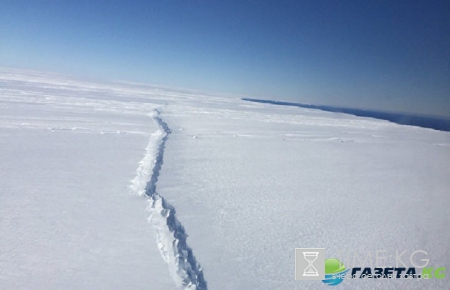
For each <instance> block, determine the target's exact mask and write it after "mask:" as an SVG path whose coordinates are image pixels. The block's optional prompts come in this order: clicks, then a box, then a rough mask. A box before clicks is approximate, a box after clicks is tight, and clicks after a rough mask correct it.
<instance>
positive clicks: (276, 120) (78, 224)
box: [0, 70, 450, 289]
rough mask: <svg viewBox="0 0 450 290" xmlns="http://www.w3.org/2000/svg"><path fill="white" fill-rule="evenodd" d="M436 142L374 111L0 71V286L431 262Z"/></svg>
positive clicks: (438, 199) (231, 277)
mask: <svg viewBox="0 0 450 290" xmlns="http://www.w3.org/2000/svg"><path fill="white" fill-rule="evenodd" d="M169 133H170V134H169ZM449 146H450V134H449V133H446V132H439V131H434V130H429V129H422V128H416V127H410V126H400V125H396V124H392V123H389V122H386V121H380V120H374V119H368V118H358V117H354V116H349V115H344V114H336V113H327V112H321V111H316V110H309V109H302V108H293V107H282V106H273V105H268V104H256V103H249V102H245V101H241V100H239V99H238V98H236V97H230V96H219V95H214V94H205V93H199V92H193V91H187V90H174V89H168V88H162V87H156V86H146V85H140V84H129V83H112V82H110V83H107V82H93V81H79V80H73V79H70V78H67V77H61V76H56V75H48V74H42V73H35V72H23V71H13V70H0V152H2V153H1V155H0V156H1V157H0V161H1V162H0V172H1V179H0V186H1V193H0V195H1V206H0V216H1V220H0V225H1V233H0V289H176V288H187V289H196V288H197V289H206V288H208V289H303V288H312V289H323V288H327V287H329V286H326V285H324V284H323V283H322V282H320V281H317V282H316V281H311V282H307V281H295V280H294V248H299V247H303V248H307V247H313V248H317V247H324V248H326V249H327V257H335V256H337V255H338V250H340V249H346V250H352V251H357V252H363V251H366V250H371V251H375V250H377V249H384V250H387V251H389V252H393V251H395V250H401V251H403V250H408V251H409V252H410V251H414V250H419V249H421V250H425V251H427V252H428V253H429V257H428V258H430V261H431V265H430V266H443V267H445V266H448V261H449V260H450V248H449V246H448V241H449V239H450V234H449V231H448V224H449V222H450V209H449V207H450V197H449V196H448V188H449V185H450V179H449V178H448V174H449V172H450V162H449V161H450V151H449ZM175 213H176V214H175ZM147 219H148V220H149V222H148V221H147ZM448 281H449V280H448V278H445V279H433V280H426V281H415V280H405V279H392V280H389V281H381V280H378V281H373V280H363V279H351V280H350V279H349V281H347V279H346V280H344V282H343V283H345V286H344V287H345V289H361V288H365V289H373V288H380V289H385V288H386V289H398V288H405V289H406V288H407V289H423V288H426V289H445V288H449V286H450V285H449V282H448ZM338 287H342V286H338Z"/></svg>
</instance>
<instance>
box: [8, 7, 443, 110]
mask: <svg viewBox="0 0 450 290" xmlns="http://www.w3.org/2000/svg"><path fill="white" fill-rule="evenodd" d="M449 19H450V1H448V0H446V1H439V0H436V1H414V0H410V1H395V0H394V1H393V0H389V1H320V0H315V1H300V0H297V1H282V0H279V1H263V0H259V1H245V0H241V1H226V0H221V1H219V0H217V1H213V0H192V1H190V0H183V1H181V0H180V1H171V0H164V1H162V0H158V1H151V0H143V1H137V0H134V1H133V0H130V1H116V0H109V1H104V0H97V1H95V0H89V1H85V0H77V1H71V0H65V1H44V0H33V1H22V0H11V1H6V0H0V66H2V67H12V68H27V69H35V70H44V71H54V72H61V73H65V74H74V75H78V76H85V77H99V78H105V79H121V80H131V81H139V82H147V83H153V84H161V85H168V86H176V87H187V88H194V89H200V90H206V91H217V92H230V93H237V94H242V95H246V96H248V97H255V98H269V99H277V100H287V101H297V102H303V103H313V104H326V105H336V106H347V107H358V108H361V107H363V108H364V107H365V108H374V109H384V110H393V111H409V112H419V113H425V114H440V115H447V116H450V20H449Z"/></svg>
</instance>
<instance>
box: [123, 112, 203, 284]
mask: <svg viewBox="0 0 450 290" xmlns="http://www.w3.org/2000/svg"><path fill="white" fill-rule="evenodd" d="M150 116H151V117H152V119H153V122H154V123H155V125H156V126H157V128H158V129H157V130H156V131H155V132H154V133H152V134H151V136H150V140H149V143H148V145H147V148H146V154H145V156H144V158H143V159H142V160H141V161H140V162H139V167H138V169H137V170H136V177H135V178H134V179H133V180H132V182H131V188H132V189H133V190H134V191H135V192H136V193H138V194H139V195H141V196H145V197H147V198H148V201H149V206H148V210H149V212H150V217H149V222H150V223H151V224H152V225H153V227H154V229H155V232H156V243H157V245H158V248H159V251H160V253H161V256H162V258H163V259H164V261H165V262H166V263H167V264H168V267H169V271H170V275H171V277H172V279H173V280H174V281H175V284H176V285H177V286H178V287H180V288H183V289H192V290H194V289H195V290H204V289H207V283H206V280H205V278H204V275H203V269H202V268H201V266H200V264H199V263H198V262H197V260H196V258H195V256H194V254H193V251H192V249H191V248H190V247H189V245H188V244H187V243H186V239H187V237H188V235H187V234H186V231H185V229H184V227H183V225H182V224H181V223H180V221H179V220H178V219H177V217H176V215H175V214H176V211H175V208H174V207H173V206H172V205H171V204H169V203H168V202H167V201H166V200H165V199H164V198H163V197H162V196H161V195H159V193H158V192H156V183H157V181H158V177H159V172H160V170H161V167H162V164H163V155H164V148H165V143H166V141H167V139H168V136H169V134H170V129H169V127H168V126H167V124H166V123H165V122H164V121H163V120H162V119H161V118H160V117H159V111H158V110H155V111H154V112H152V113H151V114H150Z"/></svg>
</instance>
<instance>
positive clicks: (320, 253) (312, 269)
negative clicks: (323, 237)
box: [295, 248, 325, 280]
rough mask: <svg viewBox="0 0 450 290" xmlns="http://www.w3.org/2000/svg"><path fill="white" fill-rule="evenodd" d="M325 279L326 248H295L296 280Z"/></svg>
mask: <svg viewBox="0 0 450 290" xmlns="http://www.w3.org/2000/svg"><path fill="white" fill-rule="evenodd" d="M323 279H325V249H324V248H313V249H311V248H306V249H304V248H301V249H299V248H296V249H295V280H323Z"/></svg>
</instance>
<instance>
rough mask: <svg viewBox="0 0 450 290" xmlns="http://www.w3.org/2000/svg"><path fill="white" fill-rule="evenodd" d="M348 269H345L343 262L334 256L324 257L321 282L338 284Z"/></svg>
mask: <svg viewBox="0 0 450 290" xmlns="http://www.w3.org/2000/svg"><path fill="white" fill-rule="evenodd" d="M347 272H348V270H346V269H345V266H344V264H342V263H341V261H339V260H338V259H336V258H331V259H326V261H325V279H324V280H322V281H323V283H325V284H328V285H330V286H336V285H339V284H340V283H341V282H342V281H343V280H344V278H345V274H346V273H347Z"/></svg>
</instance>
